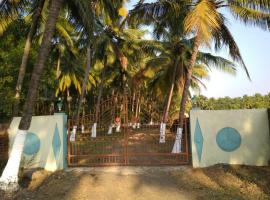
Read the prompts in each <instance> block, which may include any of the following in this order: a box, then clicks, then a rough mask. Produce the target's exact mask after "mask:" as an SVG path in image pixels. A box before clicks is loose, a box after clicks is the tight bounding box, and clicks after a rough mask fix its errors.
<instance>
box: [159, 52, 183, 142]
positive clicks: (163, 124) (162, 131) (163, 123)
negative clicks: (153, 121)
mask: <svg viewBox="0 0 270 200" xmlns="http://www.w3.org/2000/svg"><path fill="white" fill-rule="evenodd" d="M178 63H179V58H178V57H177V58H176V60H175V63H174V68H173V76H172V82H171V88H170V92H169V94H168V99H167V103H166V105H165V107H164V111H163V116H162V121H161V123H160V130H159V132H160V136H159V143H165V137H166V136H165V133H166V123H167V120H168V114H169V109H170V105H171V101H172V96H173V90H174V86H175V78H176V70H177V66H178Z"/></svg>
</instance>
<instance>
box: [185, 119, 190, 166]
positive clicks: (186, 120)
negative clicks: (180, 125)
mask: <svg viewBox="0 0 270 200" xmlns="http://www.w3.org/2000/svg"><path fill="white" fill-rule="evenodd" d="M187 123H188V118H185V146H186V149H185V152H186V162H187V163H188V162H189V153H188V149H189V147H188V137H187V134H188V125H187Z"/></svg>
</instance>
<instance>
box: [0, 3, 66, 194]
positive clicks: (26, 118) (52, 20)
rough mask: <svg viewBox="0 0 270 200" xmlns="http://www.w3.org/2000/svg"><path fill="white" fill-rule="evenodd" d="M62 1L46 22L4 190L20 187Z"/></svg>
mask: <svg viewBox="0 0 270 200" xmlns="http://www.w3.org/2000/svg"><path fill="white" fill-rule="evenodd" d="M62 2H63V0H53V1H52V2H51V5H50V8H49V17H48V21H47V22H46V26H45V33H44V37H43V40H42V43H41V46H40V48H39V51H38V56H37V59H36V62H35V65H34V69H33V72H32V77H31V80H30V84H29V85H30V87H31V88H29V90H28V93H27V97H26V101H25V104H24V108H23V116H22V119H21V121H20V124H19V130H18V132H17V134H16V136H15V140H14V144H13V146H12V150H11V153H10V156H9V160H8V162H7V165H6V167H5V169H4V171H3V173H2V176H1V178H0V187H1V188H2V189H4V190H16V189H18V172H19V166H20V161H21V155H22V152H23V146H24V142H25V138H26V134H27V130H28V129H29V127H30V124H31V119H32V113H33V107H34V103H35V100H36V95H37V89H38V85H39V80H40V77H41V75H42V72H43V69H44V65H45V62H46V59H47V57H48V54H49V51H50V46H51V40H52V37H53V34H54V31H55V24H56V20H57V17H58V14H59V10H60V7H61V4H62Z"/></svg>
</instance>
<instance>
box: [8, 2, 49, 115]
mask: <svg viewBox="0 0 270 200" xmlns="http://www.w3.org/2000/svg"><path fill="white" fill-rule="evenodd" d="M44 2H45V0H39V1H38V5H37V8H35V10H34V13H33V17H32V23H31V26H30V30H29V32H28V34H27V37H26V42H25V47H24V51H23V56H22V62H21V65H20V70H19V75H18V79H17V84H16V94H15V104H14V108H13V109H14V110H13V115H14V116H17V115H18V113H19V101H20V95H21V90H22V84H23V79H24V76H25V71H26V66H27V61H28V57H29V53H30V49H31V46H32V40H33V37H34V34H35V32H36V29H37V26H38V21H39V19H40V15H41V11H42V8H43V6H44Z"/></svg>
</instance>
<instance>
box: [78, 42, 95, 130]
mask: <svg viewBox="0 0 270 200" xmlns="http://www.w3.org/2000/svg"><path fill="white" fill-rule="evenodd" d="M91 57H92V52H91V46H90V45H89V46H88V48H87V60H86V68H85V73H84V79H83V85H82V92H81V95H80V99H79V104H78V108H77V112H76V125H79V122H80V111H81V107H82V103H83V99H84V95H85V91H86V85H87V82H88V76H89V72H90V69H91Z"/></svg>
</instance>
